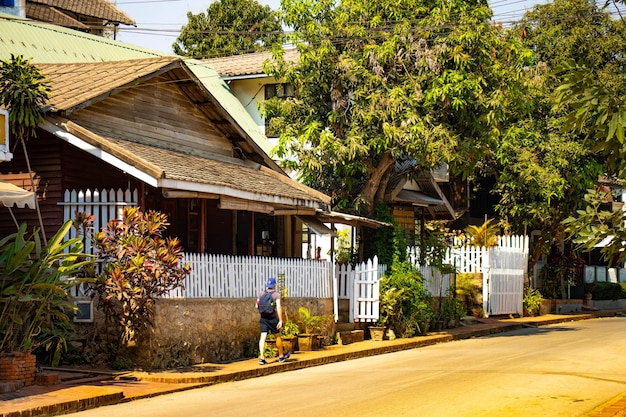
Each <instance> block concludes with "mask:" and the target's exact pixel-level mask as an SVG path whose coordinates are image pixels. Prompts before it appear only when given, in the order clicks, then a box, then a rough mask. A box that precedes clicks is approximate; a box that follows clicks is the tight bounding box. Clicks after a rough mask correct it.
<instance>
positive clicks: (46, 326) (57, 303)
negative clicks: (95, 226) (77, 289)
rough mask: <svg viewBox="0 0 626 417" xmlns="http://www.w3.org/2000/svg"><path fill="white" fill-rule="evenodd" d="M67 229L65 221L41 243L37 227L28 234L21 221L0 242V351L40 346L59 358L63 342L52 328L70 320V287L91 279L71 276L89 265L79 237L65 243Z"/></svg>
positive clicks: (21, 350) (30, 349)
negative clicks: (16, 228)
mask: <svg viewBox="0 0 626 417" xmlns="http://www.w3.org/2000/svg"><path fill="white" fill-rule="evenodd" d="M71 227H72V222H71V221H69V220H68V221H67V222H66V223H65V224H64V225H63V226H62V227H61V228H60V229H59V231H58V232H57V233H56V234H55V235H54V236H53V238H52V239H50V241H49V242H48V243H47V244H46V245H43V246H42V245H41V242H40V239H39V235H38V232H37V231H36V232H35V233H33V234H32V235H31V236H27V234H26V224H25V223H22V225H21V226H20V228H19V230H18V231H17V232H16V233H14V234H12V235H10V236H7V237H5V238H4V239H2V240H0V352H13V351H18V352H32V351H33V350H34V349H35V348H37V347H38V346H44V347H45V348H46V349H47V350H49V351H52V352H53V356H55V357H57V358H58V354H60V350H61V348H62V346H63V345H64V344H65V340H63V338H62V337H61V338H59V337H58V332H56V331H55V326H56V325H59V324H70V323H71V321H70V314H71V312H72V311H75V310H76V306H75V305H74V303H73V302H72V296H71V294H70V290H71V288H72V287H73V286H74V285H76V284H78V283H79V282H87V281H89V279H84V278H83V279H76V278H73V277H74V276H75V275H76V274H77V273H78V272H79V271H81V270H82V269H83V268H84V267H87V266H89V265H90V264H92V263H93V259H90V258H89V255H86V254H84V253H82V250H83V244H82V241H81V238H74V239H69V240H67V241H63V239H64V237H65V235H67V233H68V232H69V230H70V228H71ZM42 335H50V337H48V338H47V339H44V340H42V338H41V337H40V336H42Z"/></svg>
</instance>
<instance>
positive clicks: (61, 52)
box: [0, 13, 168, 63]
mask: <svg viewBox="0 0 626 417" xmlns="http://www.w3.org/2000/svg"><path fill="white" fill-rule="evenodd" d="M11 54H13V55H23V56H24V57H25V58H29V59H31V61H32V62H33V63H38V62H41V63H68V62H98V61H123V60H126V59H138V58H153V57H157V56H164V55H168V54H165V53H163V52H159V51H153V50H151V49H148V48H142V47H140V46H135V45H130V44H127V43H124V42H120V41H115V40H112V39H107V38H104V37H102V36H96V35H91V34H88V33H84V32H79V31H76V30H72V29H67V28H64V27H61V26H56V25H52V24H50V23H44V22H38V21H36V20H30V19H24V18H20V17H16V16H13V15H10V14H5V13H0V57H1V58H3V59H6V58H8V57H10V56H11Z"/></svg>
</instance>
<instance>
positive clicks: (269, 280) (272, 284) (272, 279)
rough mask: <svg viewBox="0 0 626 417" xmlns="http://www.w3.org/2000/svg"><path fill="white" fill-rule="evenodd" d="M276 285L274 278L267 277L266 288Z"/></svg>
mask: <svg viewBox="0 0 626 417" xmlns="http://www.w3.org/2000/svg"><path fill="white" fill-rule="evenodd" d="M275 286H276V278H268V279H267V285H266V287H267V288H274V287H275Z"/></svg>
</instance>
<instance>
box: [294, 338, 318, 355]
mask: <svg viewBox="0 0 626 417" xmlns="http://www.w3.org/2000/svg"><path fill="white" fill-rule="evenodd" d="M318 336H319V335H317V334H299V335H298V350H302V351H308V350H317V349H319V341H318V339H319V338H318Z"/></svg>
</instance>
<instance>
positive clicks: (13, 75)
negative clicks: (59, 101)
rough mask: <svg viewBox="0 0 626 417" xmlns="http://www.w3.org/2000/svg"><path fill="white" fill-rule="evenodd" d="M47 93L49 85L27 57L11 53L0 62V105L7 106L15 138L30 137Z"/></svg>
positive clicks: (38, 120) (44, 103) (40, 113)
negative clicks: (8, 57)
mask: <svg viewBox="0 0 626 417" xmlns="http://www.w3.org/2000/svg"><path fill="white" fill-rule="evenodd" d="M49 96H50V87H49V85H48V84H47V82H46V81H45V79H44V76H43V75H42V74H41V72H40V71H39V69H37V67H35V66H33V65H31V64H30V61H29V60H27V59H24V57H23V56H21V55H18V56H14V55H13V54H11V59H10V60H2V61H0V105H2V106H4V107H5V108H7V109H9V123H10V125H11V130H12V131H13V132H14V134H15V135H16V137H18V138H25V137H27V136H31V135H32V136H34V134H35V128H36V127H37V126H38V125H39V123H41V122H42V121H43V116H44V106H45V105H46V103H47V101H48V97H49Z"/></svg>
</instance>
